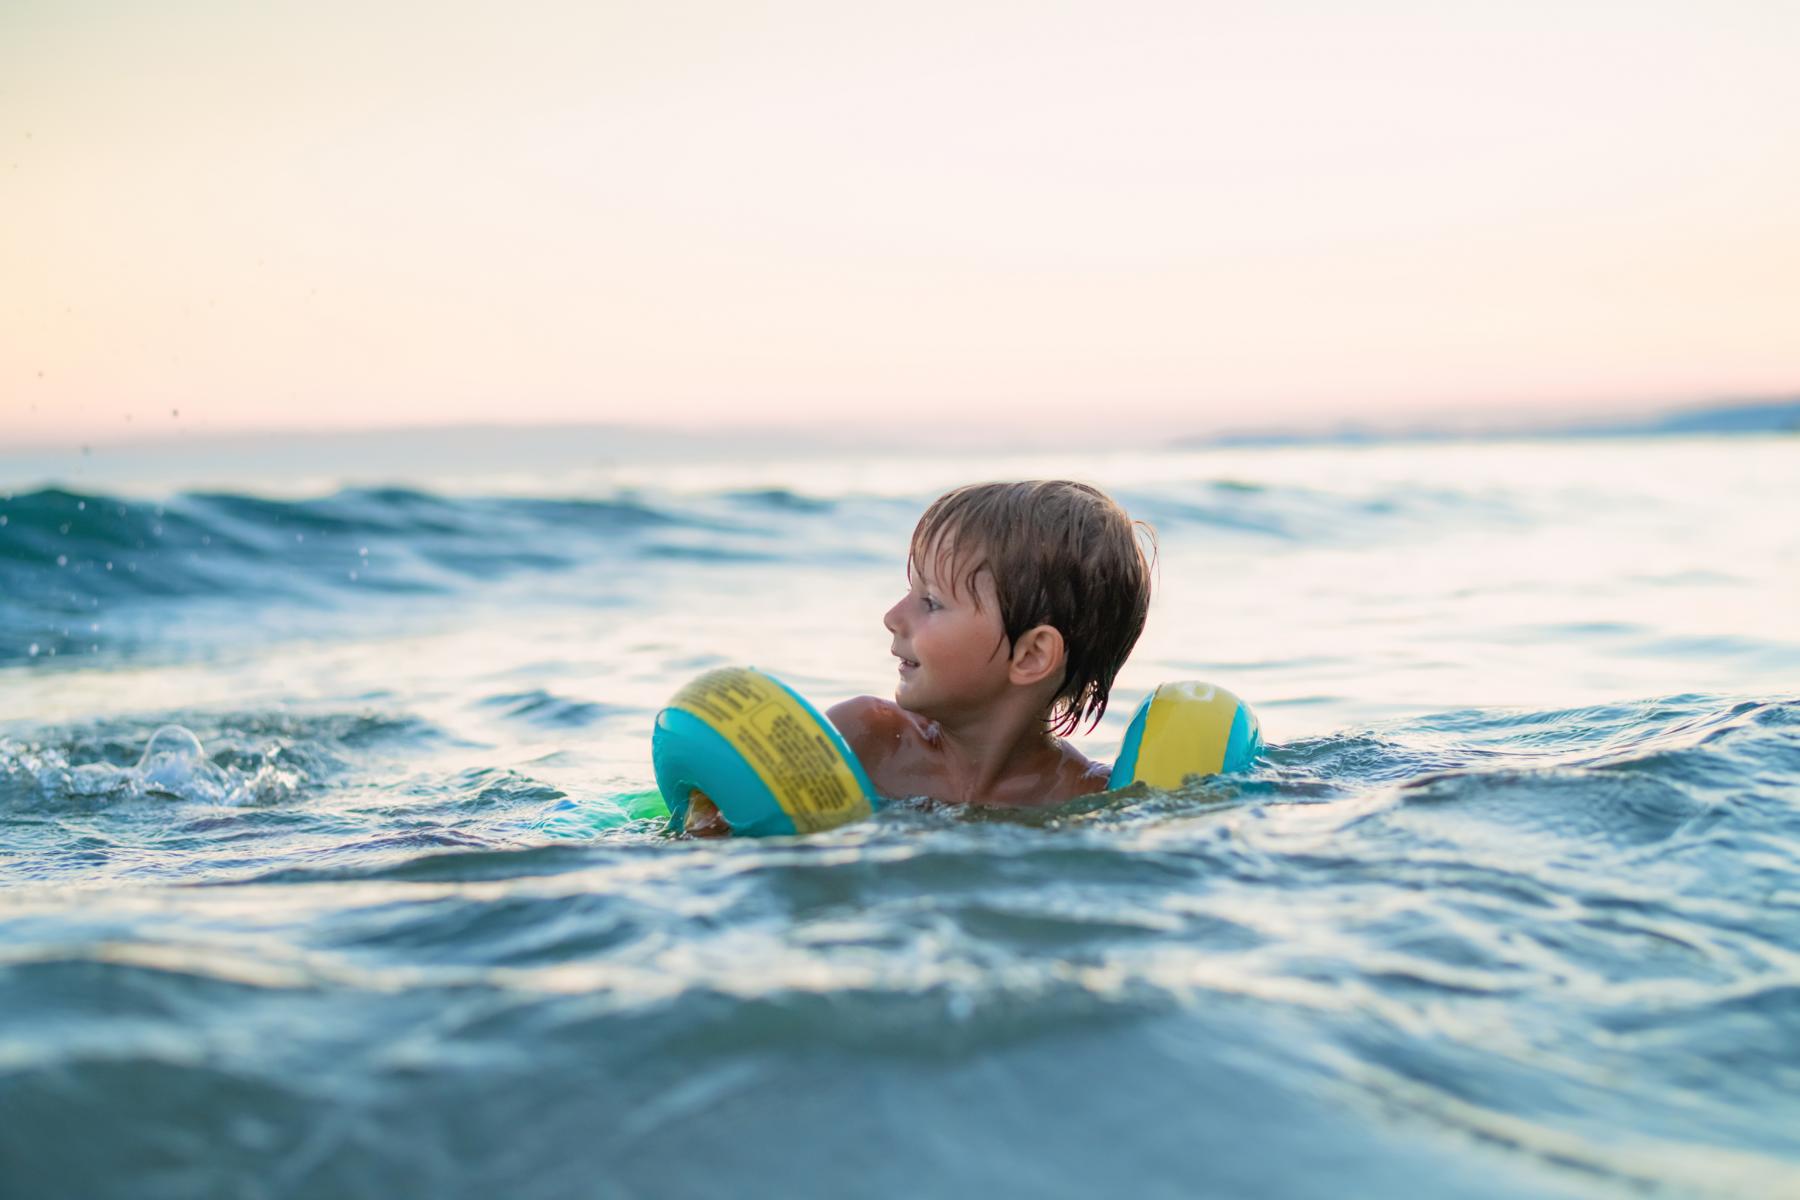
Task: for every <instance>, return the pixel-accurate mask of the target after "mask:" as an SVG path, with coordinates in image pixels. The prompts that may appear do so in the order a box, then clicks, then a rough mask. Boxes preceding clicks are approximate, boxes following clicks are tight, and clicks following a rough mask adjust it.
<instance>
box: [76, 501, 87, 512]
mask: <svg viewBox="0 0 1800 1200" xmlns="http://www.w3.org/2000/svg"><path fill="white" fill-rule="evenodd" d="M75 511H76V512H86V511H87V501H86V500H77V501H76V502H75Z"/></svg>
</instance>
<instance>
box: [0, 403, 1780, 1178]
mask: <svg viewBox="0 0 1800 1200" xmlns="http://www.w3.org/2000/svg"><path fill="white" fill-rule="evenodd" d="M594 436H595V437H601V438H603V437H604V435H599V434H596V435H594ZM565 449H566V447H565ZM209 453H210V457H209ZM182 454H183V455H184V457H180V458H173V457H169V456H164V457H162V458H157V457H156V456H155V455H142V456H140V457H139V458H138V459H135V460H133V459H129V456H124V457H123V458H122V456H121V455H120V454H119V453H116V452H114V453H110V454H109V453H108V452H94V453H92V454H91V455H85V456H76V455H72V454H71V455H69V456H67V457H64V458H57V457H56V456H54V455H39V456H37V457H36V458H26V457H23V456H14V457H12V458H9V459H3V460H0V469H3V470H4V472H5V477H4V478H0V497H3V499H0V1195H5V1196H8V1197H11V1196H19V1197H25V1196H45V1195H71V1196H77V1195H78V1196H107V1195H118V1196H133V1197H158V1196H169V1197H187V1196H198V1195H230V1196H292V1195H319V1196H334V1197H337V1196H391V1195H433V1196H450V1195H471V1196H474V1195H479V1196H490V1195H505V1196H518V1197H531V1196H544V1197H551V1196H569V1195H600V1196H611V1195H620V1196H625V1195H650V1196H661V1195H781V1196H821V1197H837V1196H846V1195H859V1194H885V1195H906V1196H912V1195H950V1194H956V1195H979V1194H988V1195H1005V1196H1013V1195H1017V1196H1093V1195H1129V1196H1194V1195H1240V1196H1295V1197H1310V1196H1318V1197H1341V1196H1347V1195H1433V1196H1516V1195H1545V1196H1637V1195H1642V1194H1644V1193H1645V1192H1646V1191H1649V1192H1653V1193H1659V1194H1660V1193H1667V1194H1671V1195H1731V1196H1774V1195H1784V1194H1785V1195H1796V1194H1800V621H1797V620H1796V613H1797V612H1800V520H1797V519H1796V518H1800V439H1795V438H1792V437H1786V438H1783V437H1766V438H1734V439H1691V440H1677V439H1642V440H1626V439H1620V440H1612V441H1607V440H1599V439H1595V440H1587V441H1542V442H1516V443H1492V444H1475V443H1471V444H1440V445H1388V446H1356V447H1341V446H1340V447H1331V446H1320V447H1288V448H1265V449H1253V448H1244V449H1231V450H1216V451H1196V452H1184V453H1177V452H1144V453H1113V452H1108V453H1089V454H1076V453H1066V454H1053V453H1033V454H1030V455H995V454H987V455H950V454H940V455H935V456H921V455H916V454H912V455H908V454H890V455H887V456H855V455H814V456H811V457H799V458H789V459H785V460H784V459H782V458H780V457H779V456H778V455H777V456H771V455H769V454H767V453H759V454H753V455H745V456H744V457H742V458H733V457H730V456H727V455H717V454H715V455H714V456H713V457H712V458H711V459H710V461H690V460H689V458H688V457H687V456H684V455H683V454H682V452H681V448H680V446H679V444H676V445H674V446H673V447H664V448H663V449H662V450H661V451H658V452H656V453H650V452H648V451H646V452H643V454H641V455H639V456H638V457H633V456H632V455H631V454H629V453H619V454H615V455H612V456H610V461H608V456H607V455H604V454H588V453H583V454H580V455H568V454H565V455H564V457H563V458H562V459H556V460H555V461H554V462H551V465H550V466H547V467H546V466H544V465H543V462H546V461H550V459H549V458H546V459H544V460H542V461H540V460H538V459H533V458H530V457H526V458H524V459H518V458H517V457H516V456H512V457H509V456H504V455H502V456H499V457H502V458H507V459H508V461H488V462H486V463H485V464H484V463H481V462H477V461H468V460H467V456H463V457H460V458H457V459H456V460H455V461H454V462H452V461H450V458H449V457H448V456H446V455H440V454H435V453H433V452H432V448H431V444H430V443H429V440H428V439H427V440H425V441H422V442H421V443H420V444H419V445H417V446H415V447H414V448H413V452H412V454H411V456H410V458H408V459H407V460H405V461H402V462H398V463H395V462H385V463H378V462H375V461H373V460H367V461H365V459H359V458H357V457H356V456H355V455H353V454H348V453H345V454H335V453H334V454H325V453H321V454H315V455H314V456H313V458H312V459H311V460H309V461H305V462H301V461H298V460H294V461H290V460H288V459H280V457H279V456H275V457H273V458H270V457H268V456H265V459H264V460H255V461H253V460H252V459H251V458H250V457H246V456H245V455H243V454H240V453H233V454H225V453H223V452H222V451H220V450H218V449H216V448H215V449H214V450H212V451H210V452H209V450H208V446H207V444H205V443H199V442H196V443H192V444H190V445H188V446H186V447H185V448H183V450H182ZM550 457H554V456H550ZM346 464H349V465H348V466H346ZM1064 475H1066V476H1073V477H1077V478H1083V479H1088V480H1091V481H1093V482H1096V483H1098V484H1100V485H1102V486H1104V487H1106V488H1108V489H1109V490H1111V491H1112V492H1113V493H1114V494H1115V495H1116V496H1117V497H1118V498H1119V499H1120V500H1121V501H1122V502H1123V503H1124V504H1125V505H1126V506H1127V507H1128V508H1129V509H1130V511H1131V512H1132V513H1133V515H1134V516H1136V517H1139V518H1142V519H1143V520H1145V521H1146V522H1148V523H1149V524H1150V525H1152V526H1153V527H1154V529H1155V531H1156V537H1157V545H1158V555H1157V573H1156V597H1155V601H1154V604H1153V607H1152V610H1151V616H1150V623H1149V628H1148V630H1147V632H1146V634H1145V636H1144V638H1143V640H1142V642H1141V643H1140V645H1139V648H1138V650H1137V652H1136V654H1135V655H1134V657H1133V658H1132V660H1131V662H1130V663H1129V665H1128V666H1127V667H1126V668H1125V670H1124V671H1123V673H1122V674H1121V675H1120V677H1119V681H1118V685H1117V687H1116V688H1115V690H1114V692H1113V697H1112V704H1111V707H1110V708H1109V709H1108V711H1107V714H1106V717H1105V719H1104V720H1103V721H1102V722H1101V723H1100V726H1099V727H1098V729H1096V730H1094V731H1093V732H1092V733H1091V734H1088V735H1086V737H1085V738H1084V739H1083V743H1082V744H1083V745H1084V747H1085V748H1086V749H1088V750H1089V752H1090V753H1091V754H1093V755H1095V756H1096V757H1110V754H1111V752H1112V750H1113V748H1114V747H1116V745H1117V743H1118V739H1119V736H1120V734H1121V732H1122V727H1123V721H1124V719H1125V717H1126V715H1127V714H1129V712H1130V711H1131V708H1132V707H1133V705H1134V704H1135V703H1136V702H1137V700H1139V699H1140V698H1141V697H1142V696H1143V695H1144V694H1145V693H1146V692H1147V691H1148V690H1149V689H1151V688H1152V687H1154V686H1155V685H1156V684H1157V683H1158V682H1160V681H1164V680H1173V679H1205V680H1211V681H1214V682H1217V683H1220V684H1223V685H1225V686H1227V687H1229V688H1231V689H1233V690H1234V691H1236V692H1237V693H1239V694H1240V695H1242V696H1243V697H1245V698H1246V699H1247V700H1249V701H1250V702H1251V703H1252V704H1253V705H1254V706H1255V707H1256V709H1257V710H1258V712H1259V713H1260V714H1261V717H1262V720H1263V723H1264V729H1265V732H1266V734H1267V736H1268V740H1269V749H1268V753H1267V756H1266V759H1265V760H1264V761H1263V762H1262V763H1261V765H1260V766H1259V767H1258V768H1257V769H1256V770H1255V771H1254V773H1252V774H1250V775H1249V776H1246V777H1243V778H1234V779H1212V780H1204V781H1199V782H1196V783H1193V784H1191V785H1190V786H1188V787H1186V788H1183V789H1181V790H1180V791H1177V792H1174V793H1169V794H1125V795H1118V796H1106V797H1099V798H1094V799H1090V800H1086V801H1083V802H1080V803H1076V804H1072V805H1069V806H1066V807H1063V808H1060V809H1052V810H1048V811H1032V812H1002V811H964V810H959V809H955V808H944V807H933V806H930V805H925V804H899V805H894V806H892V807H890V808H889V809H887V810H885V811H884V812H882V813H881V814H879V815H878V816H877V817H876V818H875V819H874V820H872V821H869V822H866V823H863V824H859V825H855V826H851V827H847V828H843V829H840V830H837V831H833V832H831V833H828V834H824V835H820V836H815V837H811V838H806V839H799V840H770V841H764V842H750V841H738V842H724V843H697V842H693V841H689V840H686V839H681V838H676V837H671V836H668V835H666V834H665V833H664V832H663V830H662V829H661V827H660V825H659V824H658V823H657V822H655V821H652V820H631V819H629V818H622V817H619V816H618V810H619V807H620V805H619V801H620V798H621V797H629V796H631V795H632V794H634V793H638V792H641V791H642V790H643V789H644V788H646V787H648V786H650V784H651V774H650V766H649V734H650V725H651V719H652V716H653V714H654V713H655V711H656V709H657V708H658V706H659V705H660V704H661V703H662V702H663V701H664V700H665V699H666V698H667V697H668V696H669V695H670V693H672V692H673V691H674V690H675V689H677V688H678V687H679V686H680V685H681V684H682V683H683V682H685V681H686V680H687V679H689V678H690V677H692V676H693V675H694V674H696V673H698V672H700V671H702V670H704V669H706V668H708V667H712V666H715V665H718V664H722V663H753V664H756V665H759V666H762V667H764V668H767V669H769V670H772V671H775V672H777V673H779V674H780V675H782V676H783V677H784V678H785V679H787V680H788V681H789V682H790V683H792V684H793V685H794V686H795V687H796V688H798V689H799V690H800V691H802V692H803V693H804V694H806V695H808V696H810V697H811V698H812V699H813V700H814V701H815V702H816V703H817V704H819V705H821V706H824V705H828V704H830V703H833V702H835V701H837V700H839V699H842V698H844V697H846V696H851V695H855V694H858V693H873V694H877V695H880V694H885V693H887V692H889V691H890V690H891V687H892V683H893V667H894V662H893V660H892V658H891V657H890V656H889V654H888V643H889V637H888V635H887V633H886V632H885V631H884V630H883V628H882V626H881V614H882V612H883V611H884V610H885V608H886V607H887V605H888V604H889V603H891V602H892V600H893V599H894V598H895V597H896V596H897V595H898V594H899V593H900V591H901V590H902V589H903V588H904V586H905V579H904V561H903V560H904V553H905V549H906V544H907V537H908V533H909V532H910V530H911V528H912V525H913V522H914V520H915V519H916V518H917V516H918V514H919V512H920V510H921V509H922V508H923V506H924V505H925V504H926V503H928V502H929V501H930V500H931V499H932V497H933V496H934V495H936V494H937V493H938V492H939V491H940V490H941V489H943V488H945V487H948V486H951V485H954V484H957V483H961V482H967V481H970V480H975V479H984V478H1019V477H1037V476H1064ZM570 811H575V812H578V813H589V814H593V817H594V819H593V820H591V821H589V822H588V823H587V824H586V825H585V827H584V826H582V825H581V823H580V822H576V823H573V824H571V822H570V821H569V820H567V819H564V820H562V821H561V822H560V823H559V822H558V821H555V820H551V819H549V818H550V817H551V815H552V814H555V813H558V812H561V813H563V814H565V816H566V814H568V813H569V812H570Z"/></svg>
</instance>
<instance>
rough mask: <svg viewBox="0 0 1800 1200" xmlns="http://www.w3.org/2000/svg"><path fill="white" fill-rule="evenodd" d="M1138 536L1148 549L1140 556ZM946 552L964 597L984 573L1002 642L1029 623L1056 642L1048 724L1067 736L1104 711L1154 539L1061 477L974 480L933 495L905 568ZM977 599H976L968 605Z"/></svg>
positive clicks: (1142, 593)
mask: <svg viewBox="0 0 1800 1200" xmlns="http://www.w3.org/2000/svg"><path fill="white" fill-rule="evenodd" d="M1140 534H1141V535H1142V537H1143V540H1144V542H1146V543H1148V545H1149V547H1150V557H1149V558H1146V557H1145V554H1144V547H1143V544H1142V543H1140V542H1139V536H1140ZM933 546H935V547H937V552H938V554H939V556H940V557H941V556H942V555H943V554H944V552H945V551H948V552H949V553H950V555H951V556H952V557H953V559H954V561H955V565H956V568H957V569H958V570H960V571H961V572H962V574H963V579H962V581H961V582H962V584H963V589H962V590H963V591H964V593H965V594H966V595H969V596H971V597H979V595H980V593H979V592H978V591H977V590H976V586H975V584H976V577H977V576H978V575H980V574H981V573H982V572H983V571H986V572H987V573H988V577H989V578H990V579H992V580H993V582H994V592H995V594H996V595H997V596H998V597H999V600H1000V624H1001V626H1002V627H1003V628H1004V629H1005V640H1004V642H1003V643H1002V644H1003V645H1006V646H1010V645H1011V644H1012V643H1013V642H1014V641H1016V640H1017V639H1018V637H1019V635H1020V634H1022V633H1024V632H1025V631H1026V630H1028V629H1031V628H1032V627H1034V626H1037V625H1049V626H1051V627H1053V628H1054V629H1056V631H1057V632H1058V633H1061V634H1062V637H1063V648H1064V654H1065V656H1066V657H1065V667H1064V672H1063V681H1062V686H1061V687H1060V688H1059V689H1057V693H1056V697H1055V699H1054V700H1053V701H1052V702H1051V705H1050V713H1049V718H1048V722H1049V728H1050V730H1051V732H1053V733H1056V734H1058V735H1060V736H1066V735H1068V734H1071V733H1073V732H1075V730H1076V729H1077V728H1078V727H1079V726H1080V724H1081V723H1082V722H1083V721H1084V720H1085V721H1087V722H1088V728H1089V729H1092V728H1093V727H1094V726H1095V725H1097V724H1098V723H1099V721H1100V716H1101V714H1102V713H1104V712H1105V711H1106V698H1107V695H1108V694H1109V693H1110V692H1111V691H1112V684H1113V679H1114V677H1116V676H1117V675H1118V673H1119V668H1120V667H1122V666H1124V665H1125V659H1126V657H1127V656H1128V655H1130V653H1131V648H1132V647H1133V646H1135V645H1136V644H1137V640H1138V635H1139V634H1141V633H1143V632H1144V619H1145V618H1146V617H1147V616H1149V613H1150V564H1151V561H1152V560H1153V559H1154V557H1155V554H1156V535H1155V534H1154V533H1153V532H1152V531H1151V529H1150V527H1149V526H1148V525H1146V524H1144V523H1143V522H1142V521H1133V520H1132V519H1131V518H1130V517H1129V516H1127V515H1126V513H1125V510H1124V509H1122V508H1120V507H1119V506H1118V504H1116V503H1115V502H1114V501H1113V499H1112V497H1110V496H1108V495H1107V494H1106V493H1105V492H1102V491H1101V490H1100V489H1099V488H1095V487H1090V486H1088V485H1087V484H1085V483H1073V482H1071V481H1069V480H1066V479H1033V480H1027V481H1025V482H1023V483H976V484H970V485H969V486H967V487H960V488H957V489H956V490H955V491H953V492H947V493H945V494H944V495H942V496H940V497H938V499H937V500H936V501H934V502H933V503H932V505H931V507H930V508H928V509H926V510H925V515H924V516H922V517H920V518H919V524H918V526H917V527H916V528H915V529H914V530H913V536H912V547H911V549H910V551H909V553H908V563H909V565H910V566H911V567H912V568H913V569H915V570H916V569H917V568H918V567H919V566H920V565H921V562H922V560H923V558H924V556H925V554H926V553H927V552H928V551H929V550H930V549H931V548H932V547H933ZM976 602H977V603H979V599H977V601H976Z"/></svg>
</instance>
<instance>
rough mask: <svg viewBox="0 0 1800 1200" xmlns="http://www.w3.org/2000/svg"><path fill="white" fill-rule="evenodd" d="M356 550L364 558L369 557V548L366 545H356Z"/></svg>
mask: <svg viewBox="0 0 1800 1200" xmlns="http://www.w3.org/2000/svg"><path fill="white" fill-rule="evenodd" d="M356 552H357V553H358V554H360V555H362V556H363V557H364V558H367V557H369V548H368V547H367V546H358V547H357V548H356Z"/></svg>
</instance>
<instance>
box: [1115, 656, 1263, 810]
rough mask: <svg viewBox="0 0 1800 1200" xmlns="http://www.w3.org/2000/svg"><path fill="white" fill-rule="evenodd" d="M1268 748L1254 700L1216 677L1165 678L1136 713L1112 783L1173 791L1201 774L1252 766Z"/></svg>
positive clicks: (1116, 787) (1227, 771)
mask: <svg viewBox="0 0 1800 1200" xmlns="http://www.w3.org/2000/svg"><path fill="white" fill-rule="evenodd" d="M1262 748H1263V739H1262V723H1261V722H1260V721H1258V720H1257V719H1256V714H1255V713H1253V712H1251V711H1250V706H1249V705H1248V704H1245V703H1244V702H1243V701H1242V700H1239V699H1238V698H1237V697H1236V696H1234V695H1232V694H1231V693H1230V692H1228V691H1226V690H1225V689H1224V688H1222V687H1217V686H1215V685H1213V684H1210V683H1194V682H1184V683H1165V684H1162V685H1161V686H1159V687H1158V688H1157V689H1156V690H1155V691H1153V692H1151V693H1150V694H1149V695H1148V696H1145V697H1144V700H1143V703H1141V704H1139V705H1138V706H1137V711H1136V712H1134V713H1132V714H1131V723H1130V724H1129V725H1127V726H1126V727H1125V740H1124V742H1123V743H1121V744H1120V746H1119V757H1118V758H1117V759H1116V760H1115V761H1114V762H1113V769H1112V774H1111V775H1110V776H1109V777H1108V778H1107V781H1106V786H1107V789H1108V790H1111V791H1116V790H1117V789H1119V788H1122V787H1129V786H1131V785H1132V784H1134V783H1145V784H1149V785H1150V786H1151V787H1153V788H1160V789H1163V790H1165V791H1167V790H1168V789H1170V788H1178V787H1180V786H1181V785H1182V784H1183V783H1185V782H1187V780H1189V779H1190V778H1192V777H1194V776H1196V775H1229V774H1232V773H1234V772H1237V771H1248V770H1249V769H1250V768H1251V766H1252V765H1254V764H1255V762H1256V756H1257V755H1258V754H1261V753H1262Z"/></svg>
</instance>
